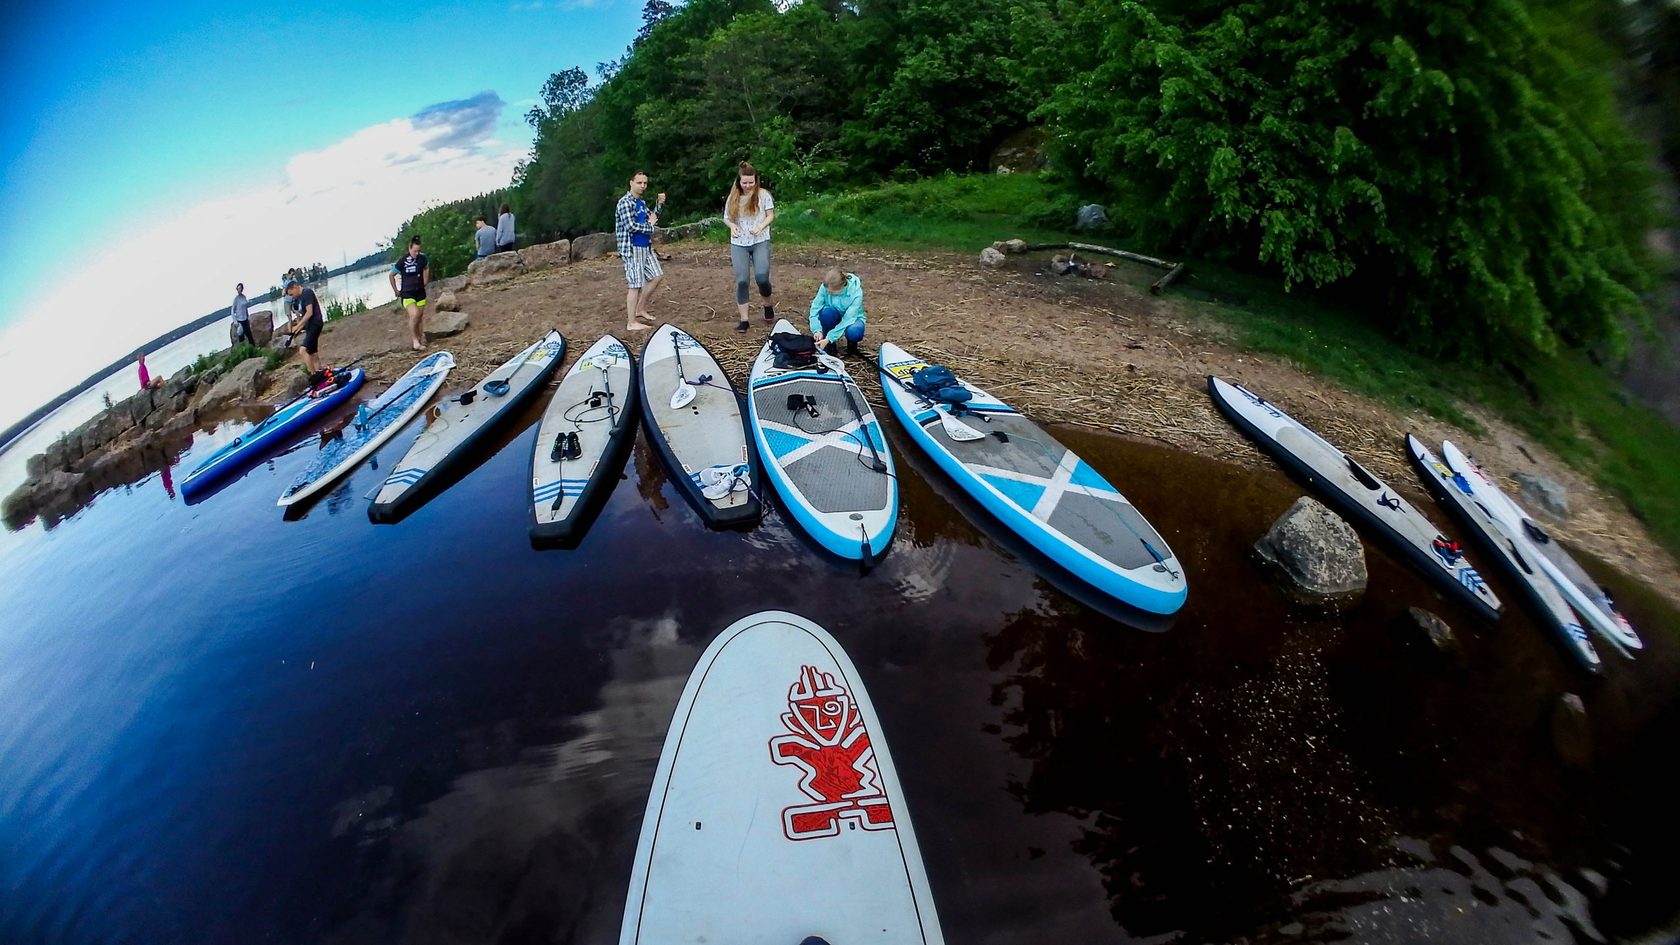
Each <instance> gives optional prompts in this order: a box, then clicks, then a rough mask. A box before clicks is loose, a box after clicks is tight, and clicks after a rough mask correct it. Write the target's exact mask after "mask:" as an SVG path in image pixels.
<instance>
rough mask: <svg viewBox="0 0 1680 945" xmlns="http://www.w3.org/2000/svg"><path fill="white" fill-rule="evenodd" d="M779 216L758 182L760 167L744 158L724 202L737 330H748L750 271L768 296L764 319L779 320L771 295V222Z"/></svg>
mask: <svg viewBox="0 0 1680 945" xmlns="http://www.w3.org/2000/svg"><path fill="white" fill-rule="evenodd" d="M775 219H776V200H775V198H774V197H771V196H770V191H768V190H765V189H764V188H763V187H760V186H758V171H756V170H754V169H753V166H752V165H751V164H748V163H747V162H746V161H742V162H741V166H740V167H738V168H737V169H736V171H735V183H734V185H733V186H731V187H730V188H729V199H728V200H726V201H724V204H723V220H724V222H725V223H728V224H729V260H730V262H731V263H733V264H734V266H735V304H736V305H739V306H740V307H741V320H740V321H739V322H737V323H736V325H735V330H736V331H746V330H747V324H748V319H747V275H748V273H749V272H750V273H751V275H752V277H753V280H754V281H756V282H757V283H758V294H759V297H760V298H762V299H763V300H764V320H765V321H767V322H774V321H775V320H776V302H775V300H774V299H772V298H771V297H770V224H771V222H772V221H774V220H775Z"/></svg>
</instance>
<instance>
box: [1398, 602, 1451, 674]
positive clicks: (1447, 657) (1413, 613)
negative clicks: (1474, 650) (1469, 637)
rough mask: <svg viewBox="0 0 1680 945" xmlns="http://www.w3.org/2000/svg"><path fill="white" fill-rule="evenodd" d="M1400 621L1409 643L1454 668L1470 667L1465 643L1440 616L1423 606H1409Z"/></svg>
mask: <svg viewBox="0 0 1680 945" xmlns="http://www.w3.org/2000/svg"><path fill="white" fill-rule="evenodd" d="M1398 622H1399V624H1400V630H1401V632H1402V635H1403V637H1404V639H1405V641H1406V643H1407V644H1409V645H1412V646H1416V647H1418V648H1420V649H1424V650H1427V651H1428V652H1430V653H1432V654H1434V655H1435V657H1436V658H1437V659H1439V660H1440V661H1441V662H1443V663H1445V664H1446V665H1447V666H1449V667H1451V668H1453V669H1458V670H1462V669H1467V668H1468V663H1467V662H1466V660H1465V657H1464V645H1463V644H1462V643H1461V642H1460V641H1459V639H1458V636H1457V634H1455V633H1453V632H1452V628H1451V627H1449V626H1447V623H1446V621H1444V620H1442V619H1441V618H1440V617H1437V616H1435V615H1434V614H1432V613H1430V612H1429V611H1427V610H1424V609H1423V608H1422V607H1408V608H1406V612H1405V613H1404V614H1402V615H1401V616H1400V618H1399V621H1398Z"/></svg>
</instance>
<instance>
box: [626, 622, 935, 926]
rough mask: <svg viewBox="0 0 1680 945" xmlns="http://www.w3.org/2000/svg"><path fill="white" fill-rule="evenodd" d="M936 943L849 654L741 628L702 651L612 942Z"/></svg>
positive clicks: (802, 626) (880, 736) (899, 798)
mask: <svg viewBox="0 0 1680 945" xmlns="http://www.w3.org/2000/svg"><path fill="white" fill-rule="evenodd" d="M810 936H820V937H821V938H822V939H824V940H825V941H827V942H830V943H832V945H866V943H874V945H942V943H943V942H944V936H943V935H942V934H941V932H940V929H939V916H938V914H937V912H936V910H935V909H934V903H933V894H932V893H931V891H930V890H929V888H928V880H927V872H926V870H925V868H924V867H923V865H922V854H921V849H920V847H918V846H917V843H916V834H915V831H914V830H912V829H911V826H910V814H909V810H908V809H907V808H906V806H905V801H904V791H903V789H902V788H901V786H900V784H899V780H898V772H897V770H896V769H895V768H894V767H893V762H892V756H891V755H890V754H888V752H887V744H886V741H885V737H884V733H883V732H882V730H881V720H880V719H879V718H878V717H877V716H876V715H875V708H874V706H873V705H872V704H871V703H870V701H869V694H868V693H867V692H865V691H864V688H863V682H862V680H860V679H859V678H858V673H857V668H856V667H855V666H853V665H852V661H851V659H849V658H848V657H847V656H846V653H845V651H844V650H842V649H841V648H840V644H839V643H837V642H835V639H834V638H833V637H832V636H829V634H828V632H827V631H825V630H823V629H822V628H821V627H819V626H817V625H816V624H814V623H812V622H811V621H809V620H807V619H805V618H804V617H801V616H798V615H797V614H790V613H783V612H779V611H770V612H766V613H761V614H754V615H753V616H750V617H745V618H742V619H741V620H739V621H737V622H736V623H734V624H733V625H731V626H730V627H729V629H727V630H725V631H723V633H722V634H720V635H719V636H718V638H717V639H716V640H713V641H712V644H711V645H710V646H708V647H707V648H706V652H705V653H704V654H702V655H701V657H700V662H699V663H698V664H697V665H696V666H695V667H694V671H693V673H691V674H690V675H689V677H688V685H687V686H685V687H684V688H683V693H682V698H681V699H680V700H678V702H677V708H676V712H675V713H674V715H673V716H672V719H671V727H670V730H669V731H668V732H667V733H666V736H665V748H664V751H662V752H661V753H660V755H659V766H658V768H657V770H655V772H654V775H653V789H652V791H651V792H650V793H649V796H648V806H647V813H646V815H645V816H644V817H643V819H642V833H641V840H640V842H638V843H637V845H636V859H635V863H634V865H633V866H632V867H631V872H630V888H629V894H628V896H627V897H626V899H625V903H624V924H623V926H622V927H621V930H620V933H619V939H618V940H619V945H701V943H709V945H721V943H726V942H763V943H765V945H798V943H800V942H802V941H804V940H805V939H806V938H807V937H810Z"/></svg>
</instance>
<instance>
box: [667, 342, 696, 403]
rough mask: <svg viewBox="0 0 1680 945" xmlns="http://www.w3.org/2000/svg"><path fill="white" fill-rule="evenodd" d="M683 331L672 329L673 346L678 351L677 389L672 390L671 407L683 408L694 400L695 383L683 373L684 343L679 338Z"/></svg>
mask: <svg viewBox="0 0 1680 945" xmlns="http://www.w3.org/2000/svg"><path fill="white" fill-rule="evenodd" d="M680 334H681V333H680V332H678V331H677V330H675V329H672V331H671V347H672V349H674V350H675V351H676V353H677V381H678V383H677V389H676V390H674V391H671V409H672V410H681V409H683V408H684V407H686V406H688V405H689V404H690V403H693V401H694V385H693V384H690V383H689V382H688V375H686V374H684V373H683V366H682V344H681V343H679V342H678V340H677V338H678V336H679V335H680Z"/></svg>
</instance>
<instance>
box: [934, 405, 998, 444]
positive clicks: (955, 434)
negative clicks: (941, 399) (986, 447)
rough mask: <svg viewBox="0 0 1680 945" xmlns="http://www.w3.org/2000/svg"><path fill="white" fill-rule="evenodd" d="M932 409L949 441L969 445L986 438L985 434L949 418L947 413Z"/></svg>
mask: <svg viewBox="0 0 1680 945" xmlns="http://www.w3.org/2000/svg"><path fill="white" fill-rule="evenodd" d="M933 409H934V410H935V411H936V412H937V413H938V414H939V423H940V425H941V426H943V427H944V428H945V435H946V436H948V437H950V438H951V439H953V440H956V441H957V442H959V443H969V442H972V441H974V440H983V439H985V438H986V434H984V433H981V432H980V431H979V430H976V429H974V428H973V427H971V426H969V425H968V424H966V423H964V422H962V421H961V420H958V419H957V418H956V417H953V416H951V414H950V413H948V412H947V411H944V410H940V409H939V408H938V407H935V408H933Z"/></svg>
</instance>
